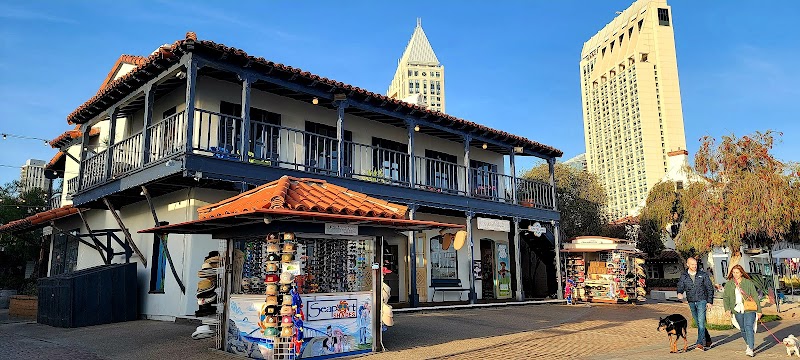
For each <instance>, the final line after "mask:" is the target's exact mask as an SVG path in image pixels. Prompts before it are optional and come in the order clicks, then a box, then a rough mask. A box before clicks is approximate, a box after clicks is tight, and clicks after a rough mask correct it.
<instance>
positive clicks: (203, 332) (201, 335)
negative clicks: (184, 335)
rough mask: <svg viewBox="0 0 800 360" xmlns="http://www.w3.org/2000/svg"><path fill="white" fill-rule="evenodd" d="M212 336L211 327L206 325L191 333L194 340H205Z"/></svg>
mask: <svg viewBox="0 0 800 360" xmlns="http://www.w3.org/2000/svg"><path fill="white" fill-rule="evenodd" d="M212 336H214V330H211V327H210V326H208V325H200V326H198V327H197V329H195V331H194V332H193V333H192V339H195V340H200V339H206V338H210V337H212Z"/></svg>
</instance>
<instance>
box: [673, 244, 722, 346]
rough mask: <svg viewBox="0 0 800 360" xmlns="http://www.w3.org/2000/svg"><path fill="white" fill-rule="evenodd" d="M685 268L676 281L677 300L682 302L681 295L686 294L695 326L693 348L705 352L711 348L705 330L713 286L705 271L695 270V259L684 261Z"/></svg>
mask: <svg viewBox="0 0 800 360" xmlns="http://www.w3.org/2000/svg"><path fill="white" fill-rule="evenodd" d="M686 267H687V268H688V269H687V271H686V272H684V273H682V274H681V278H680V279H679V280H678V299H680V300H683V293H684V292H685V293H686V301H687V302H688V303H689V310H690V311H691V312H692V318H693V319H694V322H695V323H696V324H697V342H696V343H695V347H697V349H699V350H706V349H707V348H711V335H710V334H709V333H708V330H707V329H706V311H708V310H711V304H713V303H714V285H713V284H712V283H711V278H710V277H709V275H708V274H707V273H706V272H705V271H703V270H702V269H700V270H698V269H697V259H695V258H688V259H686ZM704 340H705V341H704Z"/></svg>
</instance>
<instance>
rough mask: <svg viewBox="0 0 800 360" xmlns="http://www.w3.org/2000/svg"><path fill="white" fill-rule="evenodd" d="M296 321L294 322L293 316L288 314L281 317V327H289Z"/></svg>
mask: <svg viewBox="0 0 800 360" xmlns="http://www.w3.org/2000/svg"><path fill="white" fill-rule="evenodd" d="M293 324H294V322H292V316H291V315H286V316H282V317H281V327H288V326H292V325H293Z"/></svg>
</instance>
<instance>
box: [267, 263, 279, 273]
mask: <svg viewBox="0 0 800 360" xmlns="http://www.w3.org/2000/svg"><path fill="white" fill-rule="evenodd" d="M264 270H266V271H267V272H278V271H279V270H280V267H279V266H278V263H274V262H269V263H267V264H266V265H264Z"/></svg>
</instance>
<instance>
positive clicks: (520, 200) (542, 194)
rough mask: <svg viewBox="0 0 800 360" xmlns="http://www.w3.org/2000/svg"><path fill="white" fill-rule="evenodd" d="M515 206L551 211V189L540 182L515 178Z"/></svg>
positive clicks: (548, 185) (546, 184)
mask: <svg viewBox="0 0 800 360" xmlns="http://www.w3.org/2000/svg"><path fill="white" fill-rule="evenodd" d="M517 204H519V205H522V206H527V207H535V208H543V209H553V208H554V206H553V187H552V186H550V184H548V183H544V182H541V181H536V180H527V179H520V178H517Z"/></svg>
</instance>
